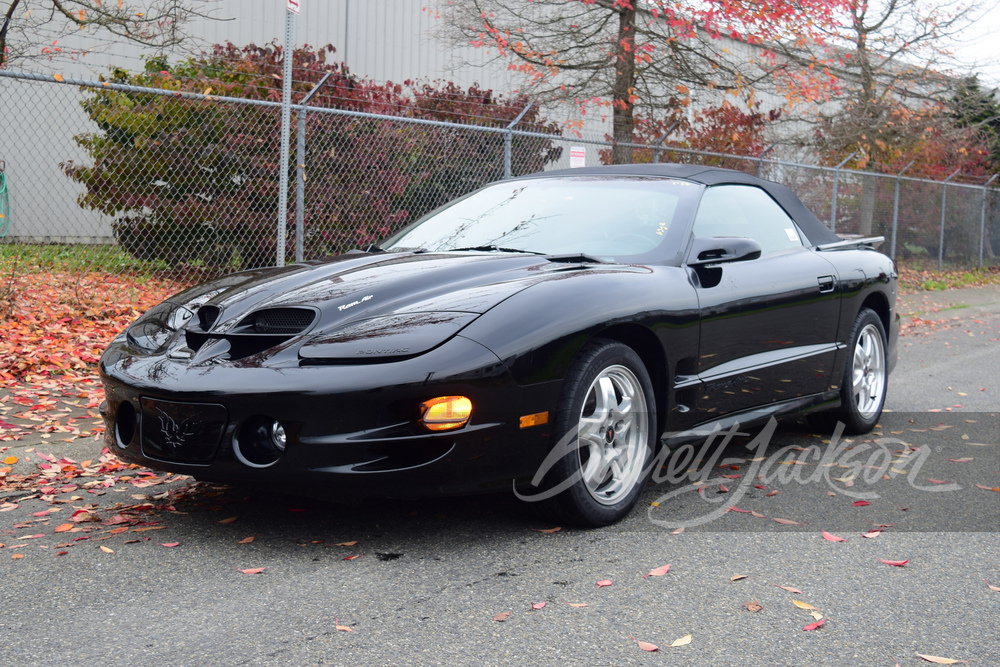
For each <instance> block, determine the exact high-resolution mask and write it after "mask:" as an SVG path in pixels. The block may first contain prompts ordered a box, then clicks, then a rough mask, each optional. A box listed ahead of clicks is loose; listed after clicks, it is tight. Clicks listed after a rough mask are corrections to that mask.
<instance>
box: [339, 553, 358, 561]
mask: <svg viewBox="0 0 1000 667" xmlns="http://www.w3.org/2000/svg"><path fill="white" fill-rule="evenodd" d="M355 558H361V554H355V555H353V556H344V557H343V558H341V560H354V559H355Z"/></svg>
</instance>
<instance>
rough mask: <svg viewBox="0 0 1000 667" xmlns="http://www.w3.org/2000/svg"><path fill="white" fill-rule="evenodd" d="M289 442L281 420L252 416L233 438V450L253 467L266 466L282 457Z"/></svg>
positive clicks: (238, 457) (239, 457) (241, 459)
mask: <svg viewBox="0 0 1000 667" xmlns="http://www.w3.org/2000/svg"><path fill="white" fill-rule="evenodd" d="M287 444H288V435H287V434H286V432H285V427H284V426H282V425H281V423H280V422H278V421H276V420H274V419H271V418H270V417H263V416H261V417H251V418H250V419H248V420H247V421H246V422H244V423H243V426H242V427H240V430H239V431H238V432H237V433H236V436H235V437H234V438H233V452H234V453H235V454H236V458H237V459H239V461H240V462H241V463H243V464H245V465H248V466H250V467H251V468H266V467H268V466H271V465H274V464H275V463H276V462H277V461H278V459H279V458H281V455H282V454H283V453H284V452H285V445H287Z"/></svg>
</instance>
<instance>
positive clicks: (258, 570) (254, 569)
mask: <svg viewBox="0 0 1000 667" xmlns="http://www.w3.org/2000/svg"><path fill="white" fill-rule="evenodd" d="M265 569H267V568H263V567H251V568H249V569H246V570H240V572H242V573H243V574H260V573H261V572H263V571H264V570H265ZM328 618H329V617H328Z"/></svg>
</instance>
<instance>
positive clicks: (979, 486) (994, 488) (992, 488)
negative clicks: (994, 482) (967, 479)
mask: <svg viewBox="0 0 1000 667" xmlns="http://www.w3.org/2000/svg"><path fill="white" fill-rule="evenodd" d="M976 488H977V489H982V490H983V491H996V492H997V493H1000V486H983V485H982V484H976Z"/></svg>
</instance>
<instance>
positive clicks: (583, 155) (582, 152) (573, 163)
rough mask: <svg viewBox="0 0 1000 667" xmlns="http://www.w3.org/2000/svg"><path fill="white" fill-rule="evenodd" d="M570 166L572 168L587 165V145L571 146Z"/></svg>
mask: <svg viewBox="0 0 1000 667" xmlns="http://www.w3.org/2000/svg"><path fill="white" fill-rule="evenodd" d="M569 166H570V168H571V169H576V168H579V167H586V166H587V148H586V147H585V146H571V147H570V149H569Z"/></svg>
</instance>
